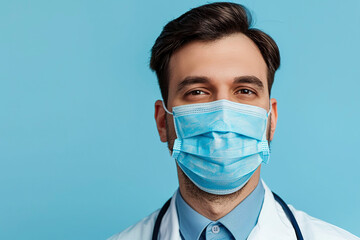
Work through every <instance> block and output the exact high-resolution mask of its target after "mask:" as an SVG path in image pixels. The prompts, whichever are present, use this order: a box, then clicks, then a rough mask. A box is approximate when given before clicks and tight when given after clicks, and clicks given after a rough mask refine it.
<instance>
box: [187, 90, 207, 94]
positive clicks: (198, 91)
mask: <svg viewBox="0 0 360 240" xmlns="http://www.w3.org/2000/svg"><path fill="white" fill-rule="evenodd" d="M203 94H206V93H205V92H204V91H201V90H193V91H190V92H188V93H187V94H186V95H203Z"/></svg>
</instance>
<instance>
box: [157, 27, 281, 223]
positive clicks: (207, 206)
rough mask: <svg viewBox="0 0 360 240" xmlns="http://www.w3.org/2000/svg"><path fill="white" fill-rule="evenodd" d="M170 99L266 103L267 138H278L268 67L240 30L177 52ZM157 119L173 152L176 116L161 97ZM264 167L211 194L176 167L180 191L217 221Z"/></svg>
mask: <svg viewBox="0 0 360 240" xmlns="http://www.w3.org/2000/svg"><path fill="white" fill-rule="evenodd" d="M168 93H169V97H168V101H167V103H166V106H167V108H168V110H169V111H172V107H174V106H179V105H185V104H193V103H203V102H211V101H216V100H220V99H227V100H230V101H233V102H239V103H244V104H249V105H254V106H258V107H262V108H264V109H266V111H269V109H270V104H271V106H272V110H271V116H270V119H269V121H268V122H269V123H268V129H267V131H268V140H269V141H271V140H272V139H273V136H274V132H275V128H276V122H277V101H276V99H273V98H272V99H270V96H269V92H268V82H267V66H266V63H265V61H264V59H263V57H262V55H261V53H260V51H259V49H258V48H257V46H256V45H255V44H254V43H253V42H252V41H251V40H250V39H249V38H248V37H246V36H245V35H244V34H241V33H236V34H231V35H228V36H225V37H223V38H221V39H218V40H215V41H211V42H201V41H194V42H190V43H189V44H187V45H185V46H184V47H182V48H180V49H179V50H178V51H176V52H175V53H174V54H173V55H172V56H171V58H170V62H169V90H168ZM155 120H156V125H157V129H158V132H159V136H160V140H161V141H162V142H168V147H169V149H170V150H172V147H173V143H174V140H175V139H176V133H175V130H174V124H173V118H172V115H170V114H167V113H166V112H165V110H164V108H163V105H162V102H161V100H157V101H156V103H155ZM260 168H261V166H259V167H258V169H257V170H256V171H255V173H254V174H253V176H252V177H251V178H250V180H249V181H248V183H247V184H246V185H245V186H244V187H243V188H242V189H240V190H239V191H237V192H235V193H232V194H228V195H214V194H209V193H206V192H204V191H202V190H200V189H199V188H198V187H196V186H195V185H194V184H193V183H192V182H191V181H190V180H189V179H188V178H187V177H186V176H185V174H184V173H183V172H182V170H181V169H180V168H179V166H177V172H178V179H179V186H180V193H181V195H182V197H183V198H184V200H185V201H186V202H187V203H188V204H189V205H190V206H191V207H192V208H193V209H194V210H196V211H197V212H198V213H200V214H202V215H203V216H205V217H207V218H208V219H210V220H213V221H216V220H218V219H220V218H222V217H223V216H225V215H226V214H228V213H229V212H230V211H231V210H232V209H234V208H235V207H236V206H237V205H238V204H239V203H241V202H242V201H243V200H244V199H245V198H246V197H247V196H248V195H249V194H250V193H251V192H252V191H253V190H254V189H255V187H256V186H257V184H258V182H259V179H260Z"/></svg>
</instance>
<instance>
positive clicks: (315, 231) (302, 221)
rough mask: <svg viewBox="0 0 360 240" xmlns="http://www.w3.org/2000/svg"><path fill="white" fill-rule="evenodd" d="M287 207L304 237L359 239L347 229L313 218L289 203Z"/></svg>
mask: <svg viewBox="0 0 360 240" xmlns="http://www.w3.org/2000/svg"><path fill="white" fill-rule="evenodd" d="M289 208H290V209H291V211H292V212H293V213H294V215H295V218H296V220H297V222H298V224H299V227H300V229H301V232H302V234H303V237H304V239H319V240H320V239H327V240H340V239H346V240H360V239H359V238H358V237H356V236H355V235H353V234H351V233H349V232H348V231H346V230H344V229H341V228H339V227H337V226H335V225H332V224H330V223H327V222H324V221H322V220H320V219H317V218H314V217H312V216H310V215H308V214H307V213H305V212H303V211H300V210H296V209H295V208H294V207H293V206H291V205H289Z"/></svg>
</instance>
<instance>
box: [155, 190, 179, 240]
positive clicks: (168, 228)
mask: <svg viewBox="0 0 360 240" xmlns="http://www.w3.org/2000/svg"><path fill="white" fill-rule="evenodd" d="M176 196H177V191H175V193H174V195H173V196H172V198H171V201H170V206H169V209H168V210H167V211H166V213H165V215H164V218H163V219H162V222H161V225H160V230H159V238H158V239H160V240H163V239H164V240H168V239H171V240H181V237H180V231H179V220H178V215H177V212H176V205H175V199H176Z"/></svg>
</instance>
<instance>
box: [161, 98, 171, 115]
mask: <svg viewBox="0 0 360 240" xmlns="http://www.w3.org/2000/svg"><path fill="white" fill-rule="evenodd" d="M161 102H162V105H163V108H164V109H165V112H167V113H168V114H170V115H173V114H172V112H170V111H169V110H168V109H167V108H166V107H165V103H164V101H161Z"/></svg>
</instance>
